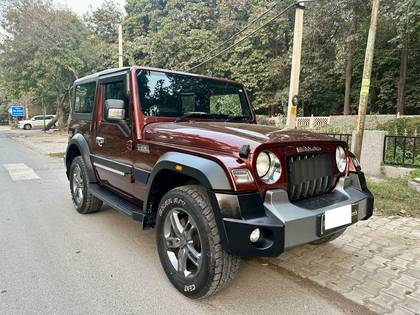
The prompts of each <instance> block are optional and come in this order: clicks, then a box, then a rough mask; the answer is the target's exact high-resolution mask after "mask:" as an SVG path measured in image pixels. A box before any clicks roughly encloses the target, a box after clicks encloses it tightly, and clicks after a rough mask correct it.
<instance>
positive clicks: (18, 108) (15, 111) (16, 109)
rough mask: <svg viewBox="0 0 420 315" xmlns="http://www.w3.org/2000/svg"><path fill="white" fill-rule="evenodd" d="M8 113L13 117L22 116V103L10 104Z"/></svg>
mask: <svg viewBox="0 0 420 315" xmlns="http://www.w3.org/2000/svg"><path fill="white" fill-rule="evenodd" d="M9 114H10V115H12V116H14V117H24V116H25V106H22V105H13V106H10V108H9Z"/></svg>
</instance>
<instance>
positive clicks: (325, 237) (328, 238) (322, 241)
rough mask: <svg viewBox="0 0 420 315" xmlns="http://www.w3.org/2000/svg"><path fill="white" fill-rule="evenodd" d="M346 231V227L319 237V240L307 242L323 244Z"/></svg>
mask: <svg viewBox="0 0 420 315" xmlns="http://www.w3.org/2000/svg"><path fill="white" fill-rule="evenodd" d="M345 231H346V229H343V230H341V231H338V232H335V233H332V234H330V235H327V236H324V237H321V238H320V239H319V240H316V241H313V242H310V243H309V244H311V245H321V244H325V243H329V242H332V241H333V240H335V239H336V238H338V237H340V236H341V235H343V233H344V232H345Z"/></svg>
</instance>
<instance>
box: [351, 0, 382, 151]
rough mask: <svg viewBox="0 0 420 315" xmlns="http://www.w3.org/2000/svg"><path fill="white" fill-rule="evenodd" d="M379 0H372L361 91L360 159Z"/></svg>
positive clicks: (358, 144)
mask: <svg viewBox="0 0 420 315" xmlns="http://www.w3.org/2000/svg"><path fill="white" fill-rule="evenodd" d="M378 14H379V0H372V16H371V19H370V28H369V36H368V41H367V46H366V54H365V65H364V67H363V79H362V87H361V89H360V101H359V115H358V117H357V126H356V141H355V149H354V154H355V155H356V157H357V158H358V159H360V156H361V154H362V142H363V132H364V129H365V120H366V109H367V104H368V101H369V89H370V77H371V74H372V63H373V54H374V51H375V37H376V25H377V24H378Z"/></svg>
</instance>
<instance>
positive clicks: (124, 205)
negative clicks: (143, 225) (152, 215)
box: [88, 184, 145, 221]
mask: <svg viewBox="0 0 420 315" xmlns="http://www.w3.org/2000/svg"><path fill="white" fill-rule="evenodd" d="M88 189H89V192H90V193H91V194H92V195H94V196H95V197H96V198H98V199H100V200H102V201H103V202H104V203H106V204H108V205H110V206H111V207H112V208H114V209H115V210H118V211H120V212H122V213H124V214H126V215H128V216H129V217H131V218H132V219H133V220H136V221H143V219H144V217H145V215H144V212H143V209H142V208H141V207H138V206H136V205H133V204H132V203H131V202H129V201H127V200H125V199H124V198H121V197H120V196H118V195H116V194H114V193H113V192H111V191H109V190H107V189H105V188H103V187H101V186H100V185H98V184H89V188H88Z"/></svg>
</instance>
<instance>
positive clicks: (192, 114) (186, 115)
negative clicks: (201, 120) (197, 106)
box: [175, 112, 208, 122]
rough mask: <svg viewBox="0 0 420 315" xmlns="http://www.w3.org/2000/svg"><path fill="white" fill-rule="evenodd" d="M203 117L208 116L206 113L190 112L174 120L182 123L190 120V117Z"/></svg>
mask: <svg viewBox="0 0 420 315" xmlns="http://www.w3.org/2000/svg"><path fill="white" fill-rule="evenodd" d="M203 115H205V116H208V114H207V113H201V112H190V113H185V114H184V115H182V116H179V117H177V118H176V119H175V122H181V121H184V120H185V119H187V118H190V117H192V116H203Z"/></svg>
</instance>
